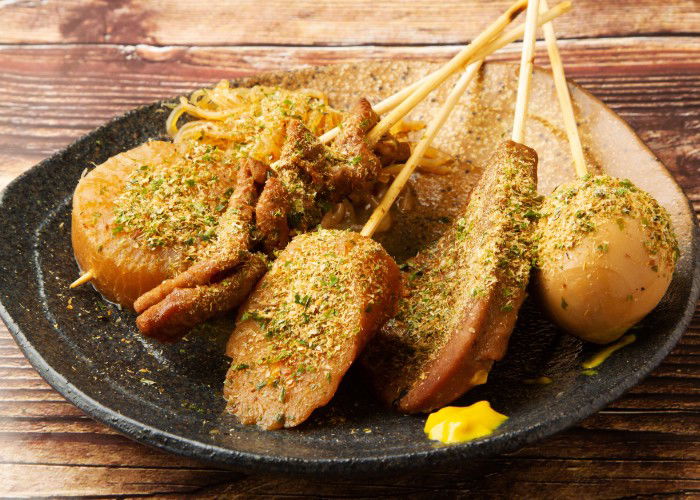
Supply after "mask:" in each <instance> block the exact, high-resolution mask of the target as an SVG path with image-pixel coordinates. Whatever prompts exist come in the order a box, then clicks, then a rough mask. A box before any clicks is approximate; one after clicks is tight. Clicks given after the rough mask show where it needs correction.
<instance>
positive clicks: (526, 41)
mask: <svg viewBox="0 0 700 500" xmlns="http://www.w3.org/2000/svg"><path fill="white" fill-rule="evenodd" d="M538 13H539V0H530V2H529V3H528V5H527V14H526V17H525V34H524V35H523V50H522V53H521V55H520V74H519V75H518V95H517V98H516V101H515V116H514V117H513V133H512V134H511V139H513V141H514V142H518V143H520V144H524V142H525V121H526V119H527V108H528V103H529V101H530V84H531V83H532V68H533V66H534V60H535V40H536V38H537V15H538Z"/></svg>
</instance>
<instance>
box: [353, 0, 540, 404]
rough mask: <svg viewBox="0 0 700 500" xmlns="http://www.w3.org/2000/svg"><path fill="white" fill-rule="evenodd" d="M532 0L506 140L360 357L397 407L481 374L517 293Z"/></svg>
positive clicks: (530, 154) (455, 392)
mask: <svg viewBox="0 0 700 500" xmlns="http://www.w3.org/2000/svg"><path fill="white" fill-rule="evenodd" d="M536 21H537V3H536V1H532V0H531V2H530V3H529V5H528V12H527V19H526V30H525V36H524V41H523V53H522V58H521V71H520V77H519V82H518V96H517V101H516V106H515V117H514V125H513V136H512V137H513V140H512V141H507V142H505V143H503V144H502V145H501V146H500V147H499V148H498V150H497V151H496V152H495V154H494V155H493V156H492V157H491V159H490V160H489V162H488V163H487V165H485V167H484V173H483V174H482V177H481V179H480V180H479V182H478V184H477V185H476V187H475V188H474V191H473V192H472V195H471V198H470V200H469V203H468V205H467V207H466V208H465V210H464V212H463V214H462V216H461V217H460V218H459V219H457V221H456V222H455V224H454V225H453V226H452V228H451V229H450V230H449V231H448V232H447V234H445V235H444V236H443V237H442V238H441V239H440V240H438V241H437V242H436V243H435V244H434V245H433V246H431V247H430V248H428V249H427V250H425V251H424V252H421V253H419V254H418V255H417V256H416V257H414V258H413V259H411V260H409V261H408V262H407V268H408V269H407V273H408V275H407V277H406V281H407V294H406V296H405V297H403V298H402V299H401V301H400V302H399V311H398V314H397V315H396V316H395V317H394V318H393V319H391V320H389V321H388V322H387V323H386V324H385V325H384V327H383V328H382V329H381V330H380V332H379V333H378V334H377V335H376V336H375V338H374V340H373V341H372V342H371V343H370V345H369V346H368V348H367V350H366V351H365V354H364V355H363V357H362V364H363V366H364V367H365V369H366V371H367V372H368V374H369V379H370V380H371V383H372V385H373V386H374V387H375V390H376V392H377V394H378V395H379V396H380V398H381V399H382V400H383V401H385V402H386V403H387V404H389V405H393V406H394V407H395V408H396V409H398V410H399V411H402V412H406V413H417V412H428V411H431V410H433V409H436V408H440V407H442V406H444V405H446V404H448V403H450V402H452V401H454V400H455V399H456V398H458V397H459V396H461V395H462V394H464V393H465V392H466V391H468V390H469V389H471V388H472V387H474V386H476V385H479V384H483V383H485V382H486V381H487V378H488V373H489V371H490V369H491V367H492V365H493V363H494V362H495V361H497V360H499V359H501V358H502V357H503V356H504V354H505V352H506V348H507V345H508V340H509V337H510V334H511V332H512V330H513V328H514V326H515V321H516V319H517V315H518V310H519V308H520V306H521V304H522V302H523V300H524V298H525V289H526V286H527V283H528V280H529V276H530V270H531V264H532V258H533V255H532V243H533V241H532V236H533V232H534V228H535V222H536V219H537V214H538V209H539V204H540V198H539V197H538V195H537V187H536V186H537V179H536V176H537V153H536V152H535V151H534V150H533V149H531V148H528V147H527V146H525V145H523V144H521V143H522V141H523V136H524V122H525V117H526V115H527V101H528V98H529V91H530V75H531V71H532V56H533V53H534V42H535V29H536Z"/></svg>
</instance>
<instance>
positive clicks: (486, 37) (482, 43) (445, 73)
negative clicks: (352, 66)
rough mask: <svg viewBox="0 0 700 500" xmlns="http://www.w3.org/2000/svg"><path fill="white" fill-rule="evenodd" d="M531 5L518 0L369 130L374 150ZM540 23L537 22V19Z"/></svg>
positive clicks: (525, 1) (369, 138)
mask: <svg viewBox="0 0 700 500" xmlns="http://www.w3.org/2000/svg"><path fill="white" fill-rule="evenodd" d="M526 4H527V0H518V1H517V2H515V3H514V4H512V5H511V6H510V7H509V8H508V10H506V12H504V13H503V14H501V15H500V16H498V19H496V20H495V21H494V22H493V23H491V24H490V25H489V26H488V27H487V28H486V29H485V30H484V31H482V32H481V33H480V34H479V35H478V36H477V37H476V38H475V39H474V40H473V41H472V43H470V44H469V45H467V46H466V47H465V48H464V49H462V50H461V51H460V52H459V53H458V54H457V55H456V56H454V57H453V58H452V59H450V60H449V61H448V62H447V64H445V65H444V66H442V67H441V68H440V69H439V70H437V71H436V72H435V73H433V74H432V75H431V76H430V77H428V78H427V79H426V81H425V82H423V83H422V84H421V85H420V86H419V87H418V88H417V89H416V90H414V91H413V93H412V94H411V95H410V96H408V97H407V98H406V99H405V100H404V101H403V102H402V103H401V104H399V105H398V106H397V107H396V108H395V109H393V110H392V111H391V112H389V114H388V115H386V116H385V117H384V118H382V119H381V121H380V122H379V123H378V124H377V125H375V126H374V128H373V129H372V130H370V131H369V133H368V134H367V137H366V139H365V140H366V142H367V144H368V145H369V146H370V147H374V145H375V144H377V142H379V139H381V138H382V136H383V135H384V134H386V133H387V132H388V131H389V129H390V128H391V127H392V126H393V125H394V124H395V123H396V122H398V121H399V120H400V119H401V118H403V117H404V116H405V115H406V114H407V113H408V112H409V111H411V110H412V109H413V108H414V107H415V106H416V105H417V104H418V103H419V102H421V101H422V100H423V99H425V96H427V95H428V94H429V93H430V92H432V91H433V89H435V88H436V87H437V86H438V85H440V84H441V83H442V82H444V81H445V80H446V79H447V78H448V77H450V76H451V75H452V73H454V72H455V71H458V70H459V69H460V68H461V67H462V66H464V65H465V64H467V63H469V61H471V60H472V58H473V57H474V55H475V54H476V53H477V52H478V51H480V50H481V49H483V48H485V47H486V46H487V45H488V44H489V42H490V41H491V40H492V39H493V38H494V37H496V36H497V35H499V34H500V33H501V32H502V31H503V30H504V29H505V27H506V26H507V25H508V23H510V22H511V21H512V20H513V18H515V16H516V15H518V14H519V13H520V12H521V11H522V9H523V7H524V6H525V5H526ZM535 20H536V19H535Z"/></svg>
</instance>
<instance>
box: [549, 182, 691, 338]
mask: <svg viewBox="0 0 700 500" xmlns="http://www.w3.org/2000/svg"><path fill="white" fill-rule="evenodd" d="M537 238H538V270H537V272H536V280H535V283H536V284H535V286H536V287H537V291H538V295H539V297H540V299H541V303H542V305H543V307H544V308H545V309H546V310H547V312H548V313H549V314H550V316H551V318H552V319H553V320H554V321H555V322H556V323H557V324H558V325H559V326H560V327H562V328H563V329H564V330H566V331H567V332H569V333H571V334H573V335H576V336H577V337H580V338H582V339H583V340H587V341H589V342H595V343H598V344H606V343H608V342H612V341H614V340H617V339H618V338H619V337H620V336H622V334H623V333H624V332H625V331H627V330H628V329H629V328H631V327H632V326H634V325H635V324H636V323H638V322H639V321H640V320H641V319H642V318H644V316H646V315H647V314H648V313H649V312H651V310H652V309H654V308H655V307H656V305H657V304H658V303H659V302H660V301H661V299H662V297H663V296H664V294H665V293H666V290H667V289H668V286H669V284H670V282H671V278H672V276H673V270H674V268H675V264H676V260H677V258H678V245H677V242H676V238H675V236H674V234H673V230H672V228H671V222H670V218H669V216H668V213H667V212H666V210H664V209H663V208H662V207H661V206H660V205H659V204H658V202H657V201H656V200H655V199H654V198H653V197H652V196H651V195H649V194H648V193H646V192H644V191H642V190H641V189H639V188H637V187H636V186H634V185H633V184H632V183H631V182H630V181H628V180H622V179H616V178H614V177H610V176H606V175H602V176H589V177H586V178H584V179H580V180H578V181H575V182H573V183H570V184H566V185H563V186H560V187H559V188H557V189H556V190H555V192H554V193H552V195H550V196H549V197H547V198H546V199H545V202H544V204H543V207H542V218H541V220H540V224H539V228H538V231H537Z"/></svg>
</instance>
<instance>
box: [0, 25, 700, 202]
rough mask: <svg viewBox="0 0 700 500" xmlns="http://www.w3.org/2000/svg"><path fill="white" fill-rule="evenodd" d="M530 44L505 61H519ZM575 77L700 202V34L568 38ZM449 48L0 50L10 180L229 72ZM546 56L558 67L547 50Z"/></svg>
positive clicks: (4, 175) (446, 52)
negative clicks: (141, 109) (133, 112)
mask: <svg viewBox="0 0 700 500" xmlns="http://www.w3.org/2000/svg"><path fill="white" fill-rule="evenodd" d="M519 47H520V46H519V44H515V45H513V46H512V47H509V48H507V49H506V50H503V51H501V52H499V53H498V54H497V55H496V57H494V59H495V60H509V61H517V60H518V58H519V54H518V51H519ZM561 49H562V57H563V58H564V62H565V64H566V65H567V72H568V75H569V76H570V77H571V78H573V79H574V80H576V81H578V82H579V83H581V84H582V85H583V86H584V87H585V88H587V89H588V90H590V91H591V92H593V93H594V94H595V95H596V96H598V97H599V98H601V99H603V100H604V101H605V102H606V103H607V104H608V105H609V106H611V107H612V108H613V109H614V110H615V111H616V112H618V113H619V114H620V115H621V116H622V117H623V118H624V119H626V120H627V121H628V122H630V124H631V125H632V126H633V127H634V128H635V129H636V130H637V131H638V132H639V133H640V135H641V136H642V139H644V140H645V142H646V143H647V144H648V145H649V146H650V147H651V148H652V150H654V151H655V152H656V153H657V154H658V155H659V157H660V158H661V160H662V161H664V163H666V164H667V165H669V166H671V167H672V168H673V170H674V173H675V174H676V175H677V176H678V179H679V180H680V181H682V182H685V185H686V188H687V192H688V194H689V195H690V196H691V197H692V198H693V199H696V198H697V201H698V202H700V185H698V184H697V183H693V182H692V179H693V177H696V178H697V176H698V175H699V174H700V151H699V150H698V147H697V145H698V144H700V39H698V38H695V37H676V38H665V37H655V38H645V39H643V40H642V39H637V38H631V39H606V40H600V39H599V40H588V41H565V42H562V44H561ZM456 50H457V47H455V46H445V47H423V48H419V49H418V48H415V47H348V48H340V49H339V48H305V47H304V48H300V47H285V48H278V49H275V50H271V49H269V48H263V47H192V48H190V47H166V48H162V47H152V46H143V45H141V46H122V45H66V46H45V45H39V46H35V45H30V46H12V45H4V46H2V45H0V67H2V68H3V71H2V72H0V187H2V186H3V185H5V184H6V183H7V182H9V180H10V179H11V178H13V177H14V176H16V175H17V174H19V173H20V172H21V171H23V170H24V169H26V168H28V167H29V166H31V165H33V164H34V163H36V162H38V161H40V160H41V159H43V158H45V157H46V156H48V155H49V154H51V153H53V152H55V151H57V150H58V149H60V148H61V147H63V146H65V145H66V144H68V143H70V142H71V141H72V140H74V139H76V138H78V137H80V136H81V135H82V134H84V133H85V132H88V131H89V130H91V129H93V128H95V127H97V126H98V125H100V124H102V123H104V122H105V121H106V120H108V119H110V118H112V117H114V116H116V115H118V114H120V113H122V112H125V111H127V110H128V109H131V108H133V107H135V106H138V105H140V104H145V103H149V102H152V101H155V100H157V99H161V98H166V97H170V96H175V95H178V94H183V93H187V92H190V91H192V90H194V89H196V88H198V87H201V86H205V85H211V84H212V83H214V82H216V81H217V80H219V79H221V78H234V77H237V76H242V75H249V74H253V73H256V72H260V71H271V70H283V69H290V68H294V67H299V66H300V65H305V64H312V63H315V64H332V63H342V62H350V61H358V60H366V59H386V58H391V59H445V58H447V57H449V56H451V55H453V54H454V53H455V52H456ZM537 61H539V62H541V63H542V64H545V65H546V63H547V60H546V55H545V52H544V51H543V50H539V51H538V59H537Z"/></svg>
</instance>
